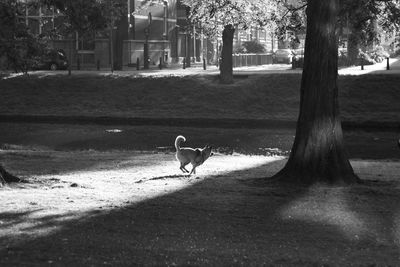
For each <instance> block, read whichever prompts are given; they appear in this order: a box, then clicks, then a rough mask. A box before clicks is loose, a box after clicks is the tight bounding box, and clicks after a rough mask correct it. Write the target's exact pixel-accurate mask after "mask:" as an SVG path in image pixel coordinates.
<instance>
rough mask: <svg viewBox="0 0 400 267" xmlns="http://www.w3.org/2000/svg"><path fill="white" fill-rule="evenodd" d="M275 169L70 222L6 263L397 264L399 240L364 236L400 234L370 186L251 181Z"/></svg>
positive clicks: (4, 252)
mask: <svg viewBox="0 0 400 267" xmlns="http://www.w3.org/2000/svg"><path fill="white" fill-rule="evenodd" d="M274 164H279V162H273V163H269V164H266V165H263V166H259V167H256V168H253V169H247V170H239V171H234V172H231V173H226V174H223V175H216V176H208V177H205V178H204V179H203V180H202V181H200V182H198V183H195V184H193V185H192V186H190V187H187V188H185V189H183V190H180V191H177V192H174V193H171V194H167V195H163V196H160V197H157V198H153V199H150V200H147V201H144V202H139V203H133V204H131V205H128V206H124V207H121V208H119V209H115V210H111V211H109V212H101V213H99V214H96V211H93V212H89V213H87V214H86V215H85V217H83V218H81V219H79V220H66V221H64V224H63V223H61V224H60V225H62V227H61V228H60V229H59V230H58V231H56V232H54V233H51V234H49V235H45V236H42V237H38V238H35V239H33V240H25V241H22V242H20V243H19V244H18V245H16V246H13V247H9V248H5V249H4V248H3V249H1V250H0V264H1V265H2V266H7V265H24V264H26V265H42V264H48V263H53V264H56V265H95V266H97V265H107V264H108V265H114V266H115V265H130V266H136V265H139V266H142V265H147V266H149V265H150V266H152V265H157V266H160V265H161V266H164V265H168V266H169V265H180V266H188V265H196V266H199V265H207V266H209V265H211V266H216V265H218V266H232V265H245V266H262V265H270V264H272V265H278V266H288V265H289V266H299V265H300V266H315V265H317V266H320V265H324V264H326V265H329V264H330V265H346V264H347V265H348V264H350V263H353V262H356V263H358V264H361V265H363V264H365V265H366V264H367V263H368V264H374V263H377V264H378V265H390V264H392V265H395V264H393V263H395V262H397V260H398V259H399V250H398V246H397V245H396V243H395V242H394V241H393V240H389V239H387V240H383V239H379V240H378V239H377V238H375V239H374V237H376V236H371V235H364V234H363V233H364V232H363V231H367V232H368V227H373V226H374V225H369V224H368V223H364V222H363V220H365V222H375V223H376V225H375V226H376V227H379V229H385V228H386V227H390V228H391V229H392V230H393V228H394V227H397V229H398V227H399V225H394V224H393V222H394V220H393V214H396V212H399V211H398V210H396V209H397V207H396V206H395V205H394V204H392V205H389V206H387V207H389V209H388V210H385V209H384V207H385V205H387V204H388V201H391V200H392V199H391V198H389V197H387V198H384V199H383V200H379V205H380V206H382V211H385V213H381V212H378V213H375V212H370V211H371V210H373V209H374V207H376V205H375V202H374V201H375V200H377V199H376V198H373V199H371V200H369V198H368V195H369V193H367V194H364V193H363V190H367V188H368V186H367V185H360V186H355V187H333V188H332V187H324V186H321V187H318V186H317V187H305V186H294V185H288V184H279V183H270V184H269V183H263V185H262V186H259V185H257V182H256V183H255V181H257V180H258V179H263V178H257V177H249V176H251V175H253V174H255V175H258V174H260V173H264V172H265V171H266V170H267V171H268V170H269V169H270V168H273V165H274ZM177 177H178V176H165V177H157V178H156V180H157V179H169V178H171V179H175V178H177ZM179 177H181V176H179ZM156 180H155V181H156ZM155 181H153V182H155ZM248 181H250V182H248ZM382 186H384V187H383V188H381V189H380V192H381V193H385V190H386V189H387V187H385V186H387V184H383V185H382ZM392 190H393V192H396V193H399V188H397V189H396V188H393V186H392ZM352 191H354V192H355V193H354V194H352ZM359 194H361V196H359ZM349 196H350V197H351V198H349ZM357 197H360V198H361V200H360V201H358V200H356V198H357ZM364 197H366V198H367V203H365V202H363V199H362V198H364ZM397 203H398V202H397ZM331 211H333V213H331ZM359 213H361V215H360V216H361V217H360V216H358V214H359ZM364 215H365V216H364ZM13 216H15V219H18V218H23V217H24V214H15V215H13V214H10V213H8V214H1V213H0V218H6V219H8V220H10V219H13ZM352 223H355V226H353V225H352ZM381 223H384V224H383V225H381ZM359 228H360V229H361V230H360V229H359ZM379 234H380V233H377V235H379ZM354 235H358V236H357V237H355V236H354ZM389 236H391V237H393V233H391V234H390V235H389Z"/></svg>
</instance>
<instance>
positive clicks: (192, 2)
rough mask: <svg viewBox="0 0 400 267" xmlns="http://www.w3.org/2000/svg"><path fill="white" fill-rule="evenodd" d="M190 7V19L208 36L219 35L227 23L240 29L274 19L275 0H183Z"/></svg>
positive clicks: (263, 23) (261, 24) (265, 23)
mask: <svg viewBox="0 0 400 267" xmlns="http://www.w3.org/2000/svg"><path fill="white" fill-rule="evenodd" d="M182 2H183V3H184V4H185V5H186V6H188V7H190V16H189V19H190V21H191V22H192V23H195V24H199V25H201V27H202V28H203V31H204V33H205V34H206V35H207V36H210V37H212V36H219V35H220V34H221V32H222V30H223V28H224V26H226V25H233V26H234V27H235V28H238V29H244V30H246V29H249V28H251V27H254V28H257V27H260V26H266V25H269V23H270V22H271V21H272V20H271V19H272V17H271V16H272V11H273V10H274V8H275V2H274V1H263V0H254V1H250V0H222V1H214V0H205V1H204V0H202V1H200V0H183V1H182Z"/></svg>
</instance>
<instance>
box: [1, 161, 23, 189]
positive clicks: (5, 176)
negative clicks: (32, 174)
mask: <svg viewBox="0 0 400 267" xmlns="http://www.w3.org/2000/svg"><path fill="white" fill-rule="evenodd" d="M12 182H21V179H19V178H18V177H15V176H14V175H12V174H10V173H9V172H7V171H6V170H5V169H4V168H3V166H1V165H0V187H2V186H3V185H4V184H6V183H12Z"/></svg>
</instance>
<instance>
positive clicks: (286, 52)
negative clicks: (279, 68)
mask: <svg viewBox="0 0 400 267" xmlns="http://www.w3.org/2000/svg"><path fill="white" fill-rule="evenodd" d="M293 56H294V54H293V51H292V50H290V49H278V50H276V51H275V53H274V55H273V60H274V63H286V64H290V63H292V57H293Z"/></svg>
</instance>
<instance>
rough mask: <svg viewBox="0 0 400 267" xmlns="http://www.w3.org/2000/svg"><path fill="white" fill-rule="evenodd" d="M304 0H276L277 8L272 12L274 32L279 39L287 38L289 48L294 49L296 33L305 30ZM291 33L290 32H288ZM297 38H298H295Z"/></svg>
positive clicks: (305, 2) (305, 3)
mask: <svg viewBox="0 0 400 267" xmlns="http://www.w3.org/2000/svg"><path fill="white" fill-rule="evenodd" d="M306 6H307V1H306V0H294V1H286V0H279V1H277V8H276V9H275V12H274V14H273V20H274V21H275V23H276V28H275V34H276V35H277V36H278V38H279V39H281V40H282V39H288V40H289V42H290V43H291V48H293V49H295V48H296V47H294V46H296V44H295V43H297V41H296V39H297V37H296V33H299V32H305V27H306V13H305V7H306ZM288 32H289V33H292V34H289V35H288ZM297 40H298V39H297Z"/></svg>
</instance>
